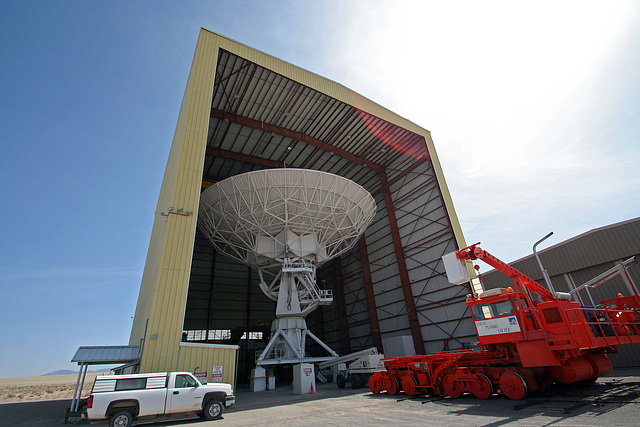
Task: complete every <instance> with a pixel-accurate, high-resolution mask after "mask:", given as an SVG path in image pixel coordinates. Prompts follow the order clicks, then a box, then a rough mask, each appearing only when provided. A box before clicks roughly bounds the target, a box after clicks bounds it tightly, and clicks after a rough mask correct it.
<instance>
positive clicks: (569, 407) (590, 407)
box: [0, 369, 640, 427]
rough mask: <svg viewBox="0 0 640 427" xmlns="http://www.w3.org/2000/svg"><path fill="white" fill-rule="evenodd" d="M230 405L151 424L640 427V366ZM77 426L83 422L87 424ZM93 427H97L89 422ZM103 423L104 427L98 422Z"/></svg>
mask: <svg viewBox="0 0 640 427" xmlns="http://www.w3.org/2000/svg"><path fill="white" fill-rule="evenodd" d="M236 396H237V404H236V405H235V406H234V407H233V408H231V409H229V410H228V411H226V412H225V414H224V417H223V419H221V420H218V421H209V422H207V421H201V420H200V419H188V420H181V421H169V422H162V423H160V422H154V423H147V424H145V425H148V426H154V427H163V426H188V427H191V426H205V425H207V426H214V427H224V426H277V427H286V426H349V427H352V426H363V427H364V426H366V427H371V426H402V425H406V426H418V425H420V426H425V425H427V426H430V425H433V426H439V427H445V426H608V427H614V426H616V427H617V426H640V369H619V370H615V371H614V372H613V373H612V374H611V375H609V376H607V377H603V378H600V379H599V380H598V381H597V383H596V384H595V385H590V386H583V385H572V386H555V385H554V386H552V387H550V388H549V389H548V390H547V391H546V392H545V394H543V395H541V396H530V397H527V398H526V399H524V400H521V401H513V400H509V399H507V398H505V397H503V396H492V397H491V398H490V399H488V400H478V399H475V398H473V397H465V396H463V397H460V398H458V399H451V398H448V397H439V396H434V397H414V398H409V397H407V396H405V395H404V394H402V393H401V394H399V395H396V396H388V395H387V394H386V393H382V394H380V395H372V394H371V392H369V390H368V389H366V388H362V389H358V390H353V389H351V388H350V387H349V386H347V388H345V389H338V388H337V387H336V385H335V384H332V383H328V384H318V391H317V392H316V393H315V394H312V395H303V396H299V395H294V394H293V393H292V389H291V388H289V387H280V388H279V389H277V390H272V391H265V392H261V393H251V392H248V391H245V390H244V389H242V388H239V389H238V390H237V391H236ZM69 403H70V401H64V400H54V401H42V402H25V403H7V404H0V426H63V425H64V413H65V409H66V408H67V407H68V406H69ZM78 425H88V424H87V423H86V422H83V423H80V424H78ZM92 425H99V424H92ZM100 425H102V426H106V425H107V424H106V423H100Z"/></svg>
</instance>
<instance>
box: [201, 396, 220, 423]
mask: <svg viewBox="0 0 640 427" xmlns="http://www.w3.org/2000/svg"><path fill="white" fill-rule="evenodd" d="M223 411H224V405H223V404H222V402H220V401H219V400H216V399H212V400H210V401H208V402H207V403H206V404H205V405H204V410H203V411H202V412H203V414H204V418H205V419H206V420H208V421H212V420H218V419H220V418H221V417H222V412H223Z"/></svg>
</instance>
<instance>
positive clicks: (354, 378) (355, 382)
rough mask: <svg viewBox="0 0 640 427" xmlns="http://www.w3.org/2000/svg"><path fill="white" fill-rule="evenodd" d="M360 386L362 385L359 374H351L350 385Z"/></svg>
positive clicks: (353, 386)
mask: <svg viewBox="0 0 640 427" xmlns="http://www.w3.org/2000/svg"><path fill="white" fill-rule="evenodd" d="M361 386H362V381H360V375H358V374H351V387H352V388H360V387H361Z"/></svg>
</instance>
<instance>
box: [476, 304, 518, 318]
mask: <svg viewBox="0 0 640 427" xmlns="http://www.w3.org/2000/svg"><path fill="white" fill-rule="evenodd" d="M471 311H472V312H473V318H474V319H475V320H481V319H491V318H493V317H500V316H508V315H511V314H513V305H512V304H511V300H506V301H499V302H494V303H492V304H476V305H474V306H472V307H471Z"/></svg>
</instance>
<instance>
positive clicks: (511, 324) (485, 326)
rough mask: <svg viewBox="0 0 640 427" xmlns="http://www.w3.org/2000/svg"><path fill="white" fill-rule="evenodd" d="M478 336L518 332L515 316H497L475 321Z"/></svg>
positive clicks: (518, 326)
mask: <svg viewBox="0 0 640 427" xmlns="http://www.w3.org/2000/svg"><path fill="white" fill-rule="evenodd" d="M476 330H477V331H478V336H485V335H498V334H510V333H513V332H520V325H519V324H518V319H516V316H507V317H497V318H495V319H486V320H478V321H476Z"/></svg>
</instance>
